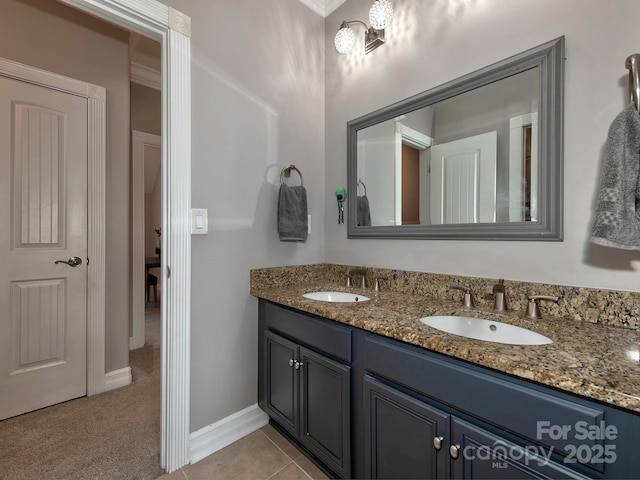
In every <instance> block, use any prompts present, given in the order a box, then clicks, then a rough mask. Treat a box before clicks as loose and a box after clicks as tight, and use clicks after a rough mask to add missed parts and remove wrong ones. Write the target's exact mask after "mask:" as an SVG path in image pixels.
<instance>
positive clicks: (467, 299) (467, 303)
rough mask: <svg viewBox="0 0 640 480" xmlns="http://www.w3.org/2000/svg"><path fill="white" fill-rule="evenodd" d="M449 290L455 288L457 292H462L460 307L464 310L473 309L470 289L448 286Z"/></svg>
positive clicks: (461, 286) (462, 286)
mask: <svg viewBox="0 0 640 480" xmlns="http://www.w3.org/2000/svg"><path fill="white" fill-rule="evenodd" d="M449 288H456V289H458V290H464V297H463V298H462V305H463V306H464V308H473V306H474V304H473V294H472V293H471V288H469V287H466V286H464V285H454V284H451V285H449Z"/></svg>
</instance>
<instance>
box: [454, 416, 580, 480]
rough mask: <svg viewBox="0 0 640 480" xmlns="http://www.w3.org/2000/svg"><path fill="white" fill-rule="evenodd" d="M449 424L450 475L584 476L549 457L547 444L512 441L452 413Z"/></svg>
mask: <svg viewBox="0 0 640 480" xmlns="http://www.w3.org/2000/svg"><path fill="white" fill-rule="evenodd" d="M452 425H453V427H452V429H453V432H452V433H453V441H452V444H451V445H452V448H453V449H454V450H455V452H454V451H452V452H451V456H452V462H451V464H452V468H453V478H473V479H491V480H494V479H495V480H498V479H509V480H518V479H531V478H553V479H557V478H574V479H586V478H587V477H584V476H582V475H580V474H579V473H577V472H573V471H571V470H569V469H568V468H566V467H565V466H564V465H562V464H559V463H555V462H553V461H551V460H550V459H549V455H550V452H549V450H550V449H549V448H546V447H541V446H539V445H527V446H524V447H523V446H520V445H516V444H514V443H512V442H508V441H506V440H505V439H504V438H502V437H500V436H498V435H495V434H493V433H490V432H488V431H486V430H484V429H482V428H480V427H478V426H477V425H473V424H471V423H468V422H465V421H464V420H461V419H459V418H457V417H452ZM453 457H457V458H453Z"/></svg>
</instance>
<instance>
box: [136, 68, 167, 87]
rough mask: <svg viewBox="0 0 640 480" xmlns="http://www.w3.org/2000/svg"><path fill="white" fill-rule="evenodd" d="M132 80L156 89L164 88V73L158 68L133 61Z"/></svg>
mask: <svg viewBox="0 0 640 480" xmlns="http://www.w3.org/2000/svg"><path fill="white" fill-rule="evenodd" d="M131 81H132V82H134V83H139V84H140V85H144V86H145V87H150V88H153V89H155V90H162V75H161V74H160V72H159V71H158V70H154V69H153V68H149V67H147V66H145V65H141V64H139V63H135V62H131Z"/></svg>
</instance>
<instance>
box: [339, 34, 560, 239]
mask: <svg viewBox="0 0 640 480" xmlns="http://www.w3.org/2000/svg"><path fill="white" fill-rule="evenodd" d="M563 45H564V38H562V37H561V38H559V39H556V40H554V41H552V42H549V43H547V44H545V45H541V46H540V47H536V48H534V49H531V50H529V51H526V52H523V53H521V54H519V55H516V56H514V57H511V58H509V59H506V60H504V61H502V62H499V63H497V64H495V65H491V66H489V67H486V68H484V69H482V70H480V71H478V72H474V73H472V74H469V75H467V76H465V77H462V78H461V79H458V80H454V81H452V82H449V83H448V84H445V85H443V86H441V87H436V88H435V89H433V90H430V91H427V92H425V93H423V94H420V95H416V96H415V97H412V98H410V99H407V100H404V101H402V102H399V103H397V104H394V105H391V106H389V107H386V108H384V109H382V110H379V111H377V112H373V113H371V114H368V115H365V116H364V117H361V118H359V119H356V120H353V121H351V122H349V124H348V138H347V142H348V153H347V161H348V186H349V189H351V190H352V191H353V190H354V189H355V187H356V186H357V187H358V188H357V196H353V197H352V198H353V199H354V200H355V202H354V201H351V202H350V203H349V205H348V207H349V217H348V224H349V237H375V238H406V237H409V238H486V239H514V240H561V239H562V208H561V206H562V105H563V102H562V97H563V95H562V93H563V92H562V81H563V57H564V54H563ZM365 188H366V192H365ZM356 214H357V215H356ZM365 216H366V218H370V222H367V221H365V220H364V218H365Z"/></svg>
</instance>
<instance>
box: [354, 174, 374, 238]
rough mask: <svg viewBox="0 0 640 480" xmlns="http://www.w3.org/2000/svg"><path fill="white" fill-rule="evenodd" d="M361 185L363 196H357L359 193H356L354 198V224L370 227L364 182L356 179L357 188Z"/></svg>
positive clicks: (369, 214) (369, 212) (369, 211)
mask: <svg viewBox="0 0 640 480" xmlns="http://www.w3.org/2000/svg"><path fill="white" fill-rule="evenodd" d="M360 185H362V189H363V190H364V195H359V193H360V192H357V193H358V195H357V196H356V220H357V222H356V224H357V225H358V226H361V227H370V226H371V210H370V209H369V199H368V198H367V186H366V185H365V184H364V182H363V181H362V180H360V179H358V185H357V186H358V187H360Z"/></svg>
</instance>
